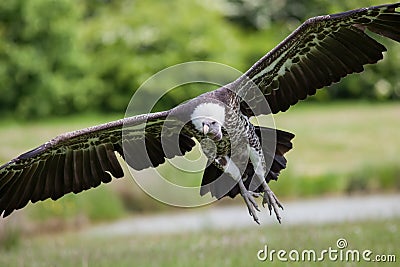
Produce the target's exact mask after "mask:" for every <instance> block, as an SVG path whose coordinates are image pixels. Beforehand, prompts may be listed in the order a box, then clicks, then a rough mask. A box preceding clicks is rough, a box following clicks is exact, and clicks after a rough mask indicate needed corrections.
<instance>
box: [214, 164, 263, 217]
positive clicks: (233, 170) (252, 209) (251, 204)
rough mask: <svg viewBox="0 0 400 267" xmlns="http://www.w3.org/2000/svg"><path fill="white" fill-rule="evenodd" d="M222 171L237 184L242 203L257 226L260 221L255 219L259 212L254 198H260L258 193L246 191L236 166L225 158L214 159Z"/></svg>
mask: <svg viewBox="0 0 400 267" xmlns="http://www.w3.org/2000/svg"><path fill="white" fill-rule="evenodd" d="M215 161H216V162H217V163H218V164H219V165H220V166H221V167H222V168H223V169H224V171H225V172H227V173H229V175H230V176H231V177H232V178H233V179H234V180H235V181H237V183H238V186H239V189H240V194H241V195H242V197H243V199H244V202H245V203H246V206H247V208H248V210H249V213H250V216H252V217H253V219H254V221H255V222H256V223H258V224H260V221H259V219H258V217H257V213H256V211H260V210H259V208H258V205H257V202H256V201H255V199H254V198H255V197H256V198H257V197H259V196H261V194H259V193H255V192H252V191H249V190H247V189H246V187H245V186H244V184H243V180H242V174H241V173H240V170H239V168H238V166H237V165H236V164H235V163H234V162H233V161H232V160H231V159H230V158H229V157H227V156H225V157H222V158H219V159H216V160H215Z"/></svg>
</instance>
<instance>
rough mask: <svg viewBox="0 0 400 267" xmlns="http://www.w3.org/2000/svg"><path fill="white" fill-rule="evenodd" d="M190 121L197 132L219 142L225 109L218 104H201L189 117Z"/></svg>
mask: <svg viewBox="0 0 400 267" xmlns="http://www.w3.org/2000/svg"><path fill="white" fill-rule="evenodd" d="M190 119H191V121H192V123H193V125H194V127H195V128H196V130H198V131H199V132H201V133H202V134H204V135H205V136H207V137H209V138H211V139H213V140H215V141H219V140H221V139H222V126H223V125H224V122H225V107H224V106H223V105H222V104H218V103H201V104H199V105H198V106H197V107H196V108H195V109H194V110H193V113H192V114H191V116H190Z"/></svg>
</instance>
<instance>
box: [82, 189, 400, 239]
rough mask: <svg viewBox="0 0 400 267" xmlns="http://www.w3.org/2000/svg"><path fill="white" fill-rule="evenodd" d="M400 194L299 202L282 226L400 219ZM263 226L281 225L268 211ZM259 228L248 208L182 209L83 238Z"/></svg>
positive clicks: (91, 231)
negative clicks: (369, 219)
mask: <svg viewBox="0 0 400 267" xmlns="http://www.w3.org/2000/svg"><path fill="white" fill-rule="evenodd" d="M399 203H400V194H394V195H373V196H353V197H337V198H336V197H331V198H321V199H310V200H301V201H300V200H296V201H293V202H285V203H283V205H284V207H285V210H284V211H282V213H281V215H282V218H283V220H282V224H283V225H295V224H305V223H307V224H310V223H313V224H322V223H327V222H341V221H356V220H363V219H368V218H374V217H376V218H391V217H400V205H399ZM259 218H260V221H261V225H268V224H278V222H277V221H276V219H275V217H272V216H269V213H268V210H267V209H263V208H262V209H261V213H259ZM243 227H257V225H256V223H255V222H254V221H253V220H252V218H251V217H250V216H249V215H248V213H247V209H246V207H245V205H244V204H243V205H242V206H231V207H218V206H215V205H211V206H207V207H203V208H196V209H192V210H189V209H183V210H180V211H179V212H176V213H170V214H157V215H146V216H140V217H134V218H128V219H124V220H121V221H118V222H114V223H111V224H107V225H99V226H95V227H93V228H89V229H87V230H84V231H83V233H82V234H87V235H91V236H93V235H96V236H107V235H113V236H115V235H138V234H160V233H175V232H182V231H199V230H202V229H222V228H223V229H232V228H243Z"/></svg>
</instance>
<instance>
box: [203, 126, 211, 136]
mask: <svg viewBox="0 0 400 267" xmlns="http://www.w3.org/2000/svg"><path fill="white" fill-rule="evenodd" d="M209 131H210V126H208V124H203V134H204V135H207V134H208V132H209Z"/></svg>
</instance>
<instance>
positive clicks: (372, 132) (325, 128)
mask: <svg viewBox="0 0 400 267" xmlns="http://www.w3.org/2000/svg"><path fill="white" fill-rule="evenodd" d="M399 118H400V105H399V104H398V103H375V104H371V103H363V102H357V103H352V102H350V103H330V104H318V103H304V104H299V105H296V106H295V107H292V108H291V109H290V110H289V111H288V112H286V113H283V114H278V115H277V116H275V122H276V126H277V128H278V129H284V130H287V131H290V132H293V133H295V134H296V137H295V139H294V141H293V142H294V149H293V150H292V151H290V152H289V153H288V154H287V158H288V168H287V169H286V170H284V171H283V173H282V174H281V176H280V179H279V181H278V182H272V183H271V187H272V188H273V190H274V191H275V192H276V193H277V195H278V196H280V198H281V199H282V198H283V199H284V198H296V197H304V196H318V195H324V194H343V193H351V192H361V193H368V192H374V191H398V190H400V158H399V157H398V154H397V153H398V151H399V149H400V139H399V138H398V135H399V129H400V120H399ZM115 119H119V117H118V116H117V115H110V116H99V115H87V114H86V115H85V114H84V115H82V116H79V117H67V118H62V119H51V120H46V121H43V122H41V121H35V122H17V121H13V120H11V119H8V120H3V121H1V122H0V162H1V163H4V162H6V161H7V160H9V159H11V158H12V157H15V156H17V155H18V154H20V153H22V152H24V151H27V150H29V149H31V148H33V147H35V146H38V145H40V144H42V143H44V142H46V141H48V140H49V139H51V138H53V137H55V136H56V135H58V134H60V133H63V132H66V131H71V130H75V129H80V128H83V127H88V126H92V125H96V124H99V123H104V122H107V121H110V120H115ZM195 154H196V153H195ZM159 171H160V173H162V174H164V175H165V176H166V178H168V179H170V181H172V182H174V183H176V184H179V185H194V186H196V185H198V184H199V182H200V179H201V172H198V173H194V174H188V173H182V172H180V171H177V170H176V169H173V168H170V167H168V165H165V166H162V167H161V168H159ZM126 173H127V172H126ZM183 177H184V178H183ZM110 189H111V190H110ZM114 189H116V190H114ZM160 190H164V188H161V189H160ZM115 191H116V192H117V193H118V195H119V196H122V199H121V198H116V197H115V196H116V194H115ZM177 197H179V196H177ZM104 200H106V201H104ZM99 206H100V207H102V208H100V209H99ZM122 206H124V207H125V208H128V210H133V211H149V210H153V209H160V208H164V207H165V206H163V205H159V203H158V202H157V201H154V200H151V199H150V198H149V197H147V196H146V195H145V194H144V193H143V192H141V191H140V189H138V187H137V186H135V184H134V183H133V182H132V180H130V179H122V180H119V181H118V182H114V183H112V185H111V186H101V187H100V188H99V189H95V190H91V191H89V192H86V193H85V194H81V195H77V196H75V195H69V196H67V197H66V198H63V199H61V201H58V202H52V201H46V202H44V203H39V204H36V205H30V207H29V208H28V210H29V211H32V212H31V213H32V216H31V217H32V218H41V219H43V218H48V217H52V216H53V217H54V216H56V217H61V218H63V217H69V216H71V215H73V214H81V213H85V214H86V215H87V216H88V217H89V218H90V219H91V220H104V219H114V218H118V217H120V216H123V207H122ZM100 211H101V213H100Z"/></svg>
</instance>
